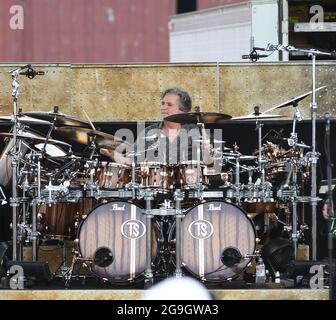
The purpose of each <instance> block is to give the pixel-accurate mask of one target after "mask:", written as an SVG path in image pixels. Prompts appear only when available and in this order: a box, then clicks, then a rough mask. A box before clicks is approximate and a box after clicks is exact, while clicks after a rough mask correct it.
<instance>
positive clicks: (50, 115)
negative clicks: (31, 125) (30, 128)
mask: <svg viewBox="0 0 336 320" xmlns="http://www.w3.org/2000/svg"><path fill="white" fill-rule="evenodd" d="M23 115H26V116H29V117H31V118H36V119H40V120H45V121H49V122H54V123H55V124H56V125H57V126H73V127H83V128H91V125H90V123H89V122H88V121H85V120H81V119H78V118H75V117H73V116H69V115H66V114H63V113H61V112H25V113H23Z"/></svg>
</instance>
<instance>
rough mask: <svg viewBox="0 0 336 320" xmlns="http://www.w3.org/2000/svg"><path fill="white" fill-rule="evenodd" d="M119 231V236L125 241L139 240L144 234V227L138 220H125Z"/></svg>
mask: <svg viewBox="0 0 336 320" xmlns="http://www.w3.org/2000/svg"><path fill="white" fill-rule="evenodd" d="M120 229H121V234H122V235H123V236H124V237H125V238H127V239H140V238H142V237H143V236H144V234H145V233H146V226H145V225H144V223H143V222H141V221H139V220H127V221H125V222H124V223H123V224H122V225H121V227H120Z"/></svg>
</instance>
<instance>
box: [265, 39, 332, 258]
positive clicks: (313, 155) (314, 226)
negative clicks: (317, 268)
mask: <svg viewBox="0 0 336 320" xmlns="http://www.w3.org/2000/svg"><path fill="white" fill-rule="evenodd" d="M267 50H268V51H275V50H278V51H282V50H284V51H289V52H291V51H293V52H294V51H296V52H302V53H307V54H308V56H309V58H311V60H312V100H311V104H310V107H311V119H312V151H311V152H310V153H309V161H310V162H311V193H310V196H311V199H310V204H311V207H312V259H313V260H316V254H317V250H316V249H317V247H316V244H317V230H316V229H317V220H316V211H317V197H316V194H317V182H316V169H317V161H318V159H319V156H318V153H317V152H316V118H317V103H316V57H317V55H324V56H330V57H333V56H334V53H331V52H323V51H319V50H316V49H297V48H295V47H293V46H284V45H268V47H267ZM307 154H308V153H307Z"/></svg>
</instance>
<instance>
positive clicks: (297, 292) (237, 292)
mask: <svg viewBox="0 0 336 320" xmlns="http://www.w3.org/2000/svg"><path fill="white" fill-rule="evenodd" d="M147 290H150V289H147ZM209 292H210V293H211V294H212V296H213V297H214V299H215V300H329V295H328V294H329V292H328V290H327V289H323V290H311V289H247V290H241V289H232V290H228V289H225V290H221V289H216V290H209ZM144 293H145V290H141V289H139V290H127V289H120V290H108V289H107V290H105V289H93V290H92V289H86V290H78V289H68V290H0V300H139V299H141V298H142V296H143V295H144Z"/></svg>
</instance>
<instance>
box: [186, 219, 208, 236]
mask: <svg viewBox="0 0 336 320" xmlns="http://www.w3.org/2000/svg"><path fill="white" fill-rule="evenodd" d="M188 232H189V234H190V235H191V236H192V237H193V238H195V239H203V240H204V239H208V238H210V237H211V236H212V234H213V225H212V224H211V223H210V222H209V221H206V220H196V221H193V222H192V223H191V224H190V225H189V228H188Z"/></svg>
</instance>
